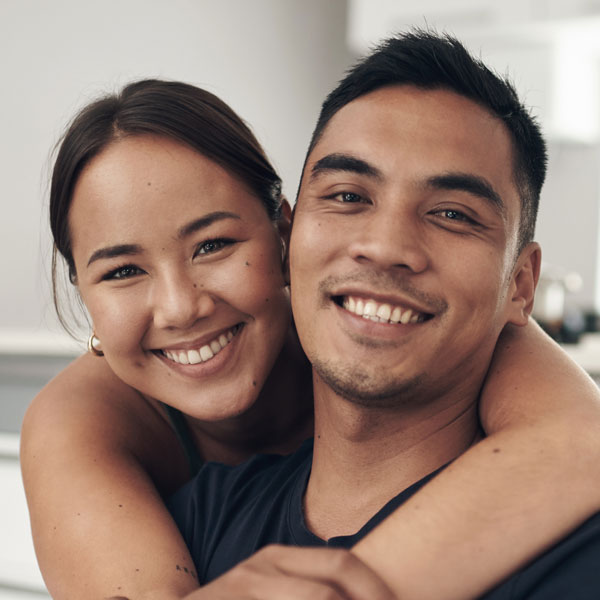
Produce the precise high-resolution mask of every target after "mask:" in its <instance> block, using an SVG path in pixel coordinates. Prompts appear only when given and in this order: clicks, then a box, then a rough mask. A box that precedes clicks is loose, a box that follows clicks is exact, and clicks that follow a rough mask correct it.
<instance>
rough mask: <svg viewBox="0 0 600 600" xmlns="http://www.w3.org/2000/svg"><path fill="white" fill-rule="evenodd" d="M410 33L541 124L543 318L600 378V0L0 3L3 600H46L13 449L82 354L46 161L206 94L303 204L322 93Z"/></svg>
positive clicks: (16, 0) (0, 544)
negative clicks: (477, 73) (509, 87)
mask: <svg viewBox="0 0 600 600" xmlns="http://www.w3.org/2000/svg"><path fill="white" fill-rule="evenodd" d="M413 25H417V26H421V27H427V26H429V27H435V28H436V29H438V30H440V31H448V32H451V33H454V34H456V35H457V36H458V37H460V38H461V39H462V40H463V41H464V42H465V43H466V44H467V45H468V46H469V47H470V48H471V50H472V51H474V52H475V53H477V54H478V55H481V57H482V58H483V59H484V60H486V61H487V62H488V63H489V64H491V65H493V66H494V67H495V69H496V70H498V71H500V72H501V73H509V74H510V76H511V77H512V79H513V80H514V82H515V84H516V86H517V88H518V89H519V91H520V93H521V94H522V96H523V97H524V98H525V99H526V102H527V104H528V105H530V106H531V107H532V110H533V112H534V113H535V114H536V115H537V116H538V117H539V119H540V121H541V123H542V125H543V128H544V131H545V133H546V136H547V139H548V141H549V150H550V168H549V177H548V181H547V184H546V186H545V189H544V192H543V198H542V203H541V212H540V217H539V224H538V230H537V239H538V241H539V242H540V243H541V244H542V246H543V250H544V261H545V265H544V274H543V280H542V283H541V287H540V296H539V300H538V301H537V303H536V309H535V310H536V315H537V317H538V319H539V320H540V321H542V322H543V323H544V325H545V326H546V328H547V329H548V330H549V331H550V332H551V333H552V334H553V335H554V336H555V337H556V338H557V339H559V340H561V341H563V342H571V344H570V345H569V346H567V348H568V350H569V352H570V353H571V354H572V355H573V356H574V357H575V359H576V360H578V361H579V362H580V364H582V366H584V368H586V369H587V370H588V371H589V372H590V373H591V374H592V375H593V376H595V377H600V342H599V339H600V334H598V333H594V331H597V330H598V328H599V319H598V313H599V312H600V244H599V229H600V175H599V172H600V0H570V1H569V2H564V0H503V2H494V1H492V0H420V2H418V3H415V2H402V1H399V0H220V1H219V2H214V1H213V0H103V1H102V2H89V1H86V0H53V2H45V1H44V0H37V1H36V0H0V56H2V59H1V61H2V62H1V64H2V73H3V81H4V84H3V90H4V92H3V93H2V94H1V95H0V127H1V131H2V144H1V146H0V153H1V154H0V169H1V174H2V177H1V180H0V185H1V188H2V189H3V190H4V191H3V193H2V205H1V206H2V218H0V257H1V258H0V281H2V293H1V294H0V532H1V540H2V541H1V542H0V600H9V599H10V600H17V599H21V600H23V599H26V598H31V599H34V598H37V599H39V598H47V597H48V595H47V592H45V588H44V585H43V581H42V578H41V576H40V574H39V572H38V570H37V567H36V563H35V556H34V552H33V547H32V544H31V541H30V533H29V523H28V519H27V511H26V506H25V498H24V495H23V491H22V485H21V479H20V474H19V469H18V443H19V429H20V424H21V420H22V417H23V414H24V411H25V409H26V406H27V404H28V402H29V401H30V400H31V398H32V397H33V396H34V395H35V394H36V393H37V391H38V390H39V389H40V388H41V387H42V386H43V385H44V384H45V383H46V382H47V381H48V380H49V379H50V378H51V377H52V376H53V375H54V374H55V373H56V372H57V371H58V370H59V369H60V368H62V366H63V365H65V364H67V363H68V362H69V361H70V360H71V359H72V358H73V356H75V355H76V354H77V353H79V352H81V351H82V346H81V343H80V342H77V341H75V340H73V339H71V338H69V337H68V336H67V335H66V334H65V333H64V332H63V331H62V330H61V329H60V327H59V326H58V325H57V321H56V319H55V317H54V311H53V307H52V300H51V292H50V275H49V272H50V267H49V265H50V251H51V244H50V237H49V231H48V227H47V202H48V182H49V171H50V167H51V149H52V148H53V146H54V145H55V144H56V142H57V140H58V139H59V137H60V135H61V132H62V131H63V129H64V127H65V125H66V123H67V122H68V120H69V119H70V117H71V116H72V115H73V114H74V112H75V111H76V110H77V109H78V108H79V107H80V106H82V105H83V104H85V103H87V102H88V101H89V100H90V99H92V98H94V97H95V96H96V95H98V94H99V93H102V92H105V91H111V90H116V89H117V88H119V87H120V86H121V85H122V84H124V83H125V82H127V81H129V80H130V79H134V78H140V77H148V76H153V77H154V76H156V77H165V78H170V79H181V80H185V81H188V82H191V83H194V84H197V85H201V86H204V87H206V88H208V89H209V90H211V91H213V92H215V93H216V94H218V95H219V96H221V97H222V98H223V99H224V100H225V101H227V102H228V103H230V104H231V105H232V106H233V108H234V109H235V110H237V111H238V112H239V113H240V114H241V115H242V116H243V117H244V118H245V119H246V120H247V121H248V122H249V123H250V124H251V125H252V127H253V129H254V131H255V132H256V133H257V135H258V137H259V139H260V140H261V141H262V142H263V144H264V146H265V147H266V149H267V151H268V152H269V154H270V156H271V158H272V159H273V161H274V163H275V165H276V166H277V167H278V168H279V170H280V173H281V175H282V177H283V179H284V184H285V190H286V193H287V195H288V197H289V198H293V197H294V195H295V191H296V187H297V183H298V179H299V175H300V167H301V165H302V161H303V156H304V152H305V149H306V146H307V143H308V140H309V137H310V134H311V131H312V127H313V125H314V123H315V120H316V116H317V112H318V109H319V106H320V103H321V101H322V100H323V98H324V96H325V94H326V93H327V92H328V91H329V90H330V89H331V88H332V87H333V85H334V84H335V82H336V81H337V80H338V79H339V78H340V76H341V75H342V73H343V71H344V69H346V68H347V67H348V65H350V64H351V63H352V62H353V61H354V60H355V58H357V57H358V56H360V55H361V54H363V53H364V52H365V51H367V50H368V48H369V47H370V46H372V45H373V44H374V43H376V42H377V41H378V40H380V39H381V38H382V37H385V36H386V35H387V34H389V33H391V32H394V31H401V30H404V29H406V28H407V27H410V26H413ZM86 335H87V331H84V332H83V333H82V337H83V338H85V337H86Z"/></svg>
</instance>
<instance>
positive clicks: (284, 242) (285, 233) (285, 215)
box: [277, 196, 292, 285]
mask: <svg viewBox="0 0 600 600" xmlns="http://www.w3.org/2000/svg"><path fill="white" fill-rule="evenodd" d="M277 230H278V231H279V237H280V239H281V264H282V267H283V276H284V278H285V282H286V284H288V285H289V282H290V270H289V260H288V248H289V246H290V234H291V231H292V208H291V206H290V203H289V202H288V201H287V198H286V197H285V196H282V197H281V216H280V217H279V220H278V221H277Z"/></svg>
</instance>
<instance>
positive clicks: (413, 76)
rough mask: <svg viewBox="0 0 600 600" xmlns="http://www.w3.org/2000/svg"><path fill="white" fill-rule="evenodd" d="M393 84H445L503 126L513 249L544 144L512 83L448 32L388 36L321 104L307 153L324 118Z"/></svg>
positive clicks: (525, 227) (529, 222) (531, 200)
mask: <svg viewBox="0 0 600 600" xmlns="http://www.w3.org/2000/svg"><path fill="white" fill-rule="evenodd" d="M393 85H413V86H416V87H418V88H422V89H425V90H432V89H440V88H441V89H448V90H451V91H454V92H456V93H457V94H460V95H461V96H464V97H466V98H469V99H470V100H472V101H474V102H476V103H477V104H479V105H480V106H482V107H483V108H484V109H487V110H488V111H489V112H490V113H491V114H492V115H495V116H496V117H498V118H499V119H500V120H501V121H502V122H503V123H504V124H505V126H506V128H507V129H508V132H509V134H510V136H511V139H512V145H513V150H514V165H513V172H514V177H515V184H516V186H517V190H518V192H519V195H520V197H521V219H520V225H519V238H518V240H519V248H518V249H519V251H520V250H522V249H523V248H524V247H525V245H526V244H527V243H529V242H530V241H532V240H533V236H534V232H535V221H536V217H537V211H538V205H539V198H540V192H541V189H542V185H543V183H544V179H545V177H546V163H547V154H546V144H545V142H544V138H543V137H542V134H541V131H540V127H539V125H538V124H537V122H536V120H535V118H534V117H532V116H531V115H530V114H529V111H528V110H527V109H526V108H525V106H524V105H523V104H522V103H521V101H520V100H519V97H518V96H517V92H516V91H515V88H514V87H513V85H512V83H511V82H510V81H508V80H507V79H506V78H504V77H500V76H499V75H497V74H496V73H494V72H492V71H491V70H490V69H489V68H488V67H486V66H485V65H484V64H483V62H482V61H481V60H479V59H477V58H474V57H473V56H471V55H470V54H469V52H468V51H467V50H466V49H465V47H464V46H463V45H462V44H461V43H460V42H459V41H458V40H457V39H456V38H454V37H452V36H450V35H447V34H443V35H442V34H437V33H435V32H431V31H424V30H420V29H413V30H411V31H410V32H408V33H404V34H400V35H398V36H395V37H391V38H389V39H387V40H386V41H384V42H383V43H382V44H381V45H379V46H378V47H376V48H375V50H374V51H373V52H372V53H371V54H369V55H368V56H367V57H366V58H363V59H362V60H361V61H359V62H358V63H357V64H356V65H355V66H354V67H352V68H351V69H350V70H349V71H348V72H347V74H346V76H345V77H344V79H343V80H342V81H341V82H340V83H339V84H338V86H337V87H336V88H335V89H334V90H333V91H332V92H331V93H330V94H329V96H327V98H326V99H325V102H324V103H323V105H322V107H321V113H320V115H319V120H318V121H317V125H316V127H315V130H314V132H313V136H312V139H311V142H310V146H309V148H308V153H307V157H308V155H309V154H310V153H311V151H312V150H313V148H314V147H315V145H316V143H317V142H318V141H319V139H320V137H321V135H322V134H323V131H324V129H325V127H326V126H327V124H328V123H329V121H330V119H331V118H332V117H333V116H334V115H335V114H336V113H337V111H338V110H340V109H341V108H343V107H344V106H345V105H346V104H348V103H349V102H352V101H353V100H356V99H357V98H359V97H360V96H364V95H365V94H368V93H370V92H373V91H375V90H378V89H380V88H383V87H388V86H393Z"/></svg>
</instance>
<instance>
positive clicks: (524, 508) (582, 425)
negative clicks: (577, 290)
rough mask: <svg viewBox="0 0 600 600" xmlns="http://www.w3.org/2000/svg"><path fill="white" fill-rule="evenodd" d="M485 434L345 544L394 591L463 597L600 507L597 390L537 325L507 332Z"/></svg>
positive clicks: (489, 392)
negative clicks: (354, 543) (369, 530)
mask: <svg viewBox="0 0 600 600" xmlns="http://www.w3.org/2000/svg"><path fill="white" fill-rule="evenodd" d="M481 416H482V422H483V425H484V428H485V429H486V432H487V433H488V434H489V435H488V437H487V438H485V439H484V440H482V441H481V442H479V443H478V444H476V445H475V446H473V447H472V448H471V449H469V450H468V451H467V452H465V453H464V454H463V455H462V456H460V457H459V458H458V459H456V460H455V461H454V462H453V463H452V465H450V466H449V467H448V468H447V469H445V470H444V471H443V472H442V473H441V474H440V475H439V476H437V477H436V478H435V479H433V480H432V481H431V482H430V483H429V484H428V485H426V486H425V487H424V488H423V489H422V490H421V491H419V492H418V493H417V494H415V496H413V497H412V498H411V499H410V500H409V501H407V502H406V503H405V504H404V505H403V506H402V507H400V508H399V509H398V510H397V511H396V513H394V514H393V515H391V516H390V517H389V518H388V519H387V520H386V521H385V522H384V523H382V524H381V525H380V526H379V527H378V528H377V529H376V530H374V531H373V532H372V533H371V534H370V535H369V536H367V537H366V538H365V539H364V540H363V541H361V542H360V543H359V544H357V546H355V548H354V549H353V552H355V553H356V554H357V555H358V556H359V558H361V559H362V560H363V561H365V562H366V563H367V564H368V565H370V566H371V567H372V568H373V569H375V570H376V571H377V572H378V573H379V574H380V575H381V576H382V577H383V578H384V579H385V580H386V582H387V583H388V585H390V586H391V587H392V588H393V589H394V591H395V592H396V593H397V594H398V596H399V597H400V598H403V599H405V598H419V599H426V598H440V597H443V598H445V599H446V600H450V599H452V598H457V599H458V598H461V599H464V598H472V597H477V596H478V595H480V594H482V593H484V592H485V591H486V590H487V589H489V588H491V587H493V586H494V585H495V584H497V583H499V582H500V581H502V580H503V579H504V578H505V577H507V576H508V575H510V574H511V573H513V572H514V571H515V570H517V569H518V568H520V567H521V566H524V565H525V564H526V563H527V562H528V561H530V560H531V559H532V558H534V557H535V556H536V555H538V554H539V553H540V552H542V551H543V550H545V549H546V548H548V547H549V546H551V545H552V544H554V543H555V542H557V541H558V540H559V539H560V538H561V537H563V536H564V535H565V534H566V533H568V532H570V531H571V530H572V529H574V528H575V527H576V526H577V525H579V524H580V523H581V522H583V521H584V520H585V519H586V518H587V517H589V516H590V515H591V514H592V513H594V512H596V511H597V510H599V509H600V488H598V485H597V481H598V478H599V477H600V437H599V436H598V431H599V430H600V392H599V390H598V388H597V387H596V386H595V385H594V384H593V382H591V380H590V379H589V378H588V377H587V376H586V375H585V374H584V373H583V372H582V371H581V370H580V369H579V368H578V367H577V366H576V365H574V364H573V363H572V362H571V361H570V359H569V358H568V357H567V356H566V355H565V354H564V353H563V352H562V350H560V349H559V348H558V347H557V346H556V345H555V344H554V343H553V342H551V341H550V340H549V339H547V338H546V336H545V334H543V333H542V332H541V331H540V330H539V328H538V327H537V325H535V324H534V323H530V324H529V325H527V326H526V327H525V328H520V329H516V328H511V329H509V330H507V331H506V332H505V333H504V334H503V336H502V338H501V340H500V342H499V345H498V349H497V353H496V355H495V357H494V362H493V364H492V368H491V369H490V373H489V376H488V380H487V382H486V386H485V388H484V390H483V393H482V397H481Z"/></svg>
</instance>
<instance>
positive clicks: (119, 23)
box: [0, 0, 348, 350]
mask: <svg viewBox="0 0 600 600" xmlns="http://www.w3.org/2000/svg"><path fill="white" fill-rule="evenodd" d="M345 25H346V3H345V0H327V2H322V1H320V0H302V1H301V2H299V1H297V0H251V1H248V0H219V1H218V2H216V1H214V0H102V1H101V2H100V1H98V2H89V1H86V0H53V1H52V2H46V1H45V0H37V1H36V0H2V2H0V56H1V57H2V58H1V59H0V60H2V75H3V86H2V89H3V93H2V94H0V131H1V135H2V145H1V147H0V169H1V171H0V182H1V183H0V189H1V190H2V192H1V194H2V196H1V200H0V202H1V207H2V219H0V281H1V282H2V283H1V284H0V285H1V286H2V287H1V290H2V291H1V294H0V350H1V349H2V346H4V348H5V349H6V347H7V346H8V347H9V348H10V346H11V345H16V344H21V345H23V346H24V347H25V348H31V347H35V346H38V345H40V344H41V343H42V342H43V341H44V339H43V335H42V334H43V333H44V332H45V331H46V330H47V329H57V327H56V325H55V320H54V316H53V309H52V306H51V301H50V294H49V283H48V279H49V275H48V273H49V252H50V242H49V235H48V227H47V224H46V221H47V214H46V212H45V207H46V203H47V187H48V180H49V165H50V161H49V152H50V148H51V146H53V145H54V144H55V142H56V141H57V139H58V138H59V136H60V134H61V132H62V130H63V128H64V126H65V124H66V123H67V121H68V120H69V119H70V117H71V116H72V115H73V114H74V112H75V111H76V110H77V109H78V108H79V107H81V106H82V105H83V104H84V103H86V102H87V101H89V100H90V99H91V98H93V97H95V96H96V95H97V94H98V93H99V92H102V91H106V90H114V89H116V88H118V87H119V86H120V85H121V84H123V83H125V82H127V81H128V80H130V79H132V78H139V77H143V76H159V77H166V78H170V79H182V80H185V81H188V82H191V83H195V84H197V85H201V86H204V87H206V88H208V89H209V90H210V91H213V92H215V93H216V94H218V95H220V96H221V97H222V98H223V99H224V100H226V101H227V102H229V103H230V104H231V105H232V106H233V108H234V109H235V110H237V111H238V112H239V113H240V114H241V116H242V117H244V118H245V119H246V120H247V121H248V122H249V123H250V124H251V125H252V126H253V129H254V131H255V132H256V133H257V135H258V137H259V139H260V140H261V141H262V142H263V143H264V145H265V147H266V149H267V152H268V153H269V155H270V157H271V158H272V159H273V161H274V163H275V165H276V167H278V169H279V171H280V174H281V175H282V177H283V179H284V187H285V190H287V193H288V195H290V196H292V197H293V196H294V193H295V189H296V185H297V180H298V177H299V169H300V167H301V164H302V160H303V154H304V151H305V148H306V146H307V143H308V139H309V136H310V133H311V129H312V127H313V125H314V122H315V120H316V115H317V112H318V108H319V105H320V102H321V101H322V99H323V98H324V95H325V93H326V92H327V91H328V90H329V89H330V88H331V87H332V85H333V84H334V82H335V81H337V79H338V78H339V76H340V75H341V73H342V71H343V69H344V68H345V67H346V65H347V62H348V56H347V54H346V53H345V50H344V47H345V43H344V40H345ZM42 207H44V209H42Z"/></svg>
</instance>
